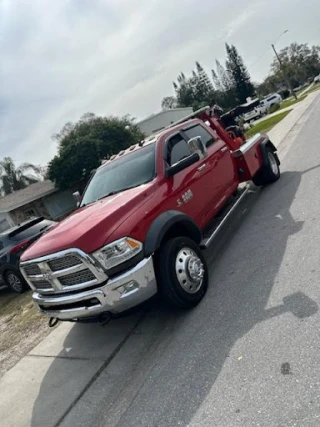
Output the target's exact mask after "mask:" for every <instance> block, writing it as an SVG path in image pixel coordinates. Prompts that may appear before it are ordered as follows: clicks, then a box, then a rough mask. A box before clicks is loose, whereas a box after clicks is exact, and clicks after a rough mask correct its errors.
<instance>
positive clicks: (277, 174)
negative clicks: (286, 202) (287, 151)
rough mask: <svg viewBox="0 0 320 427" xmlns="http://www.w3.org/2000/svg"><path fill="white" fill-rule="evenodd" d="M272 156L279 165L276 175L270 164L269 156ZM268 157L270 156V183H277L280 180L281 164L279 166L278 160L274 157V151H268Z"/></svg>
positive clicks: (268, 167) (268, 172)
mask: <svg viewBox="0 0 320 427" xmlns="http://www.w3.org/2000/svg"><path fill="white" fill-rule="evenodd" d="M270 154H271V155H272V156H273V158H274V160H275V162H276V163H277V166H278V172H277V173H276V174H275V173H274V172H273V170H272V167H271V164H270V162H269V155H270ZM267 156H268V166H267V175H268V181H269V182H274V181H277V180H278V179H279V178H280V168H279V164H278V162H277V158H276V156H275V155H274V152H273V151H272V150H270V149H268V150H267Z"/></svg>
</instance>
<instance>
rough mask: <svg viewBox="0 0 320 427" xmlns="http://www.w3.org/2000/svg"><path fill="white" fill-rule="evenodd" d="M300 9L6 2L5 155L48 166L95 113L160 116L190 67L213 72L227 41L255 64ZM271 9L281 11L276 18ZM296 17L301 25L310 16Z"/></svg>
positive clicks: (0, 139) (1, 116)
mask: <svg viewBox="0 0 320 427" xmlns="http://www.w3.org/2000/svg"><path fill="white" fill-rule="evenodd" d="M306 3H309V10H308V14H309V15H310V14H311V16H310V18H308V19H309V21H310V20H311V21H310V22H309V23H308V25H304V27H305V29H304V30H303V31H304V32H305V33H307V31H309V33H308V34H309V35H311V36H312V37H313V34H317V28H318V26H317V25H318V24H317V23H316V20H315V19H314V18H313V16H314V15H312V8H314V10H316V8H317V7H318V6H317V2H316V1H315V0H307V1H306ZM289 4H290V5H291V7H290V9H288V5H289ZM297 5H298V0H291V2H289V0H279V1H278V2H277V6H276V7H273V8H270V5H269V3H266V2H264V1H260V2H258V3H256V2H255V1H254V0H224V1H223V2H216V1H212V0H204V1H203V2H201V3H199V2H198V1H195V0H175V1H174V2H173V1H172V0H140V1H139V2H137V1H132V0H108V1H107V0H55V1H54V2H52V1H49V0H32V1H29V2H25V1H23V0H20V1H19V0H15V1H14V2H12V1H11V0H2V2H1V3H0V16H1V39H0V49H1V67H0V82H1V83H0V84H1V91H0V157H3V156H7V155H10V156H12V157H13V158H14V159H15V160H16V161H30V162H34V163H42V164H44V163H46V162H48V161H49V160H50V159H51V158H52V157H53V156H54V154H55V152H56V145H55V142H53V141H52V140H51V138H50V137H51V135H52V134H53V133H55V132H57V131H59V130H60V129H61V127H62V126H63V125H64V123H65V122H67V121H69V120H77V119H78V118H79V117H80V116H81V115H82V114H83V113H85V112H88V111H91V112H94V113H97V114H104V115H109V114H115V115H125V114H127V113H130V114H132V115H133V116H135V117H139V118H143V117H144V116H147V115H149V114H150V113H153V112H156V111H157V110H159V108H160V103H161V99H162V97H164V96H166V95H170V94H171V93H172V81H173V80H174V79H176V76H177V75H178V73H179V72H180V71H185V72H186V73H188V72H190V71H191V69H192V68H193V67H194V62H195V61H196V60H198V61H200V62H201V64H202V65H203V66H204V67H205V68H207V69H208V71H209V70H210V68H212V67H213V65H214V60H215V58H218V59H220V60H221V61H224V58H225V53H224V42H225V41H228V42H230V43H234V44H236V45H237V47H239V49H240V53H241V54H242V55H243V56H244V58H245V62H248V63H251V62H253V61H254V60H255V58H257V57H258V56H259V55H261V51H262V50H263V49H267V48H268V46H269V44H268V43H269V40H268V38H270V37H271V35H270V31H271V29H270V28H274V29H273V30H272V31H274V32H275V33H276V34H278V33H280V32H281V30H282V29H283V27H287V26H288V25H287V22H286V20H288V22H290V23H292V22H294V17H293V16H292V15H290V14H288V10H291V11H292V10H295V6H296V7H298V6H297ZM271 9H272V10H271ZM304 9H307V7H305V8H304ZM274 11H276V12H274ZM283 11H285V12H286V14H287V15H288V16H287V15H285V16H284V14H283ZM270 13H271V14H272V13H276V16H273V17H272V20H270ZM296 16H297V19H299V20H300V21H301V20H302V19H303V16H304V15H303V11H301V10H300V12H299V13H296ZM312 19H314V21H312ZM300 21H298V22H300ZM270 22H272V25H270ZM304 23H305V22H304ZM278 28H279V31H278ZM306 28H307V29H308V30H307V29H306ZM313 28H314V30H313ZM311 36H310V37H311ZM312 37H311V38H312ZM315 37H316V36H315ZM302 41H308V40H302ZM271 58H272V56H271V54H270V56H269V57H268V56H267V57H266V61H267V60H269V63H270V62H271ZM267 66H268V64H267V63H264V62H261V63H259V64H258V65H257V66H255V69H254V75H253V77H254V78H262V77H263V75H265V74H267V71H268V70H267Z"/></svg>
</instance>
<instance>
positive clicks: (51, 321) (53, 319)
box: [49, 317, 59, 328]
mask: <svg viewBox="0 0 320 427" xmlns="http://www.w3.org/2000/svg"><path fill="white" fill-rule="evenodd" d="M58 323H59V319H57V318H56V317H50V319H49V328H54V327H55V326H56V325H57V324H58Z"/></svg>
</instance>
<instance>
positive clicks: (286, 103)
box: [278, 94, 307, 111]
mask: <svg viewBox="0 0 320 427" xmlns="http://www.w3.org/2000/svg"><path fill="white" fill-rule="evenodd" d="M306 97H307V94H305V95H303V96H301V98H298V99H295V98H291V99H287V100H286V101H283V102H282V103H281V105H280V108H279V110H282V109H283V108H287V107H291V105H294V104H297V103H298V102H300V101H303V100H304V99H306ZM279 110H278V111H279Z"/></svg>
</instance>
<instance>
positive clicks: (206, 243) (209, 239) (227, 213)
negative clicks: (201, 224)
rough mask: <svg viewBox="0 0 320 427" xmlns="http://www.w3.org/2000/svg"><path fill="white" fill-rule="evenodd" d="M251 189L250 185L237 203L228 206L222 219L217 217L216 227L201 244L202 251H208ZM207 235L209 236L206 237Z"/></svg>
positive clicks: (243, 191)
mask: <svg viewBox="0 0 320 427" xmlns="http://www.w3.org/2000/svg"><path fill="white" fill-rule="evenodd" d="M249 189H250V185H248V186H246V187H245V188H244V189H243V190H242V191H241V193H240V194H239V195H238V196H237V197H236V199H235V201H234V202H233V203H231V205H230V206H227V207H226V208H224V211H225V212H223V214H222V216H221V217H217V220H216V222H215V225H213V226H212V228H211V229H210V230H209V232H208V234H207V233H205V235H204V238H203V240H202V242H201V243H200V247H201V249H206V248H208V247H209V246H210V244H211V243H212V241H213V240H214V238H215V237H216V236H217V234H218V233H219V231H220V230H221V228H222V227H223V226H224V224H225V223H226V222H227V220H228V218H229V217H230V215H231V214H232V213H233V211H234V210H235V209H236V207H237V206H238V205H239V203H240V202H241V200H242V199H243V198H244V196H245V195H246V194H247V192H248V191H249ZM206 234H207V235H206Z"/></svg>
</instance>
